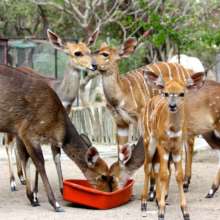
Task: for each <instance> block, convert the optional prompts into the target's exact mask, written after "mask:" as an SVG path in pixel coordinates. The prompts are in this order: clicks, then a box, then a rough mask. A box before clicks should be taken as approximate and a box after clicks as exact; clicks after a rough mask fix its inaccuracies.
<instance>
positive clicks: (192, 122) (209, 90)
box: [110, 80, 220, 198]
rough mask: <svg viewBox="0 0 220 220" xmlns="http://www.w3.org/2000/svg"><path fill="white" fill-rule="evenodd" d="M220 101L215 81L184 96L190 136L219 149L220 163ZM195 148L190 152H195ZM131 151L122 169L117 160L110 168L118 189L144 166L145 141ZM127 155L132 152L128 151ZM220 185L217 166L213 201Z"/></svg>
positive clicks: (208, 82) (209, 195)
mask: <svg viewBox="0 0 220 220" xmlns="http://www.w3.org/2000/svg"><path fill="white" fill-rule="evenodd" d="M219 99H220V83H217V82H215V81H210V80H207V81H206V82H205V83H204V85H203V86H202V87H201V88H200V89H199V90H198V91H194V90H189V91H188V92H187V94H186V96H185V112H186V113H185V120H186V121H187V130H188V136H193V137H194V136H196V135H200V134H201V135H202V136H203V138H204V139H205V140H206V141H207V143H208V144H209V145H210V146H211V147H212V148H213V149H215V150H217V154H218V158H219V163H220V138H219V134H220V128H219V119H220V104H219ZM192 146H193V145H192ZM192 146H191V147H190V149H193V148H192ZM125 147H129V145H127V146H124V148H125ZM122 149H123V148H122ZM132 149H133V150H132V154H131V155H130V156H129V157H130V160H127V161H126V163H124V164H123V166H121V164H122V163H121V164H120V166H119V162H118V161H117V162H115V163H114V164H112V165H111V167H110V172H111V176H113V178H114V179H115V180H118V182H119V183H118V184H117V186H115V188H116V189H118V188H119V186H124V185H125V184H126V182H127V179H126V180H125V181H124V179H123V178H122V177H123V176H126V177H127V178H131V177H132V176H131V175H132V174H133V173H134V172H135V170H137V169H138V168H140V167H141V166H142V165H143V164H144V145H143V141H138V144H136V145H135V147H133V148H132ZM125 152H126V151H125ZM127 152H131V151H128V150H127ZM152 165H153V163H152ZM154 166H155V168H156V169H154V171H155V170H158V164H155V165H154ZM154 166H153V168H154ZM122 168H123V169H122ZM115 184H116V183H115ZM219 185H220V168H219V166H218V169H217V174H216V177H215V178H214V181H213V184H212V186H211V189H210V190H209V192H208V194H207V195H206V198H212V197H213V196H214V195H215V193H216V191H217V190H218V188H219Z"/></svg>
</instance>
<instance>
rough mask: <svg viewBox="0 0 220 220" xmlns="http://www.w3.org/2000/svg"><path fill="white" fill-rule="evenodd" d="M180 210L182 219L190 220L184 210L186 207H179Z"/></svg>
mask: <svg viewBox="0 0 220 220" xmlns="http://www.w3.org/2000/svg"><path fill="white" fill-rule="evenodd" d="M181 211H182V213H183V219H184V220H190V217H189V213H188V212H187V211H186V207H185V208H183V207H181Z"/></svg>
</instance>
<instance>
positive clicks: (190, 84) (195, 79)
mask: <svg viewBox="0 0 220 220" xmlns="http://www.w3.org/2000/svg"><path fill="white" fill-rule="evenodd" d="M204 82H205V72H198V73H194V74H193V75H192V76H191V77H190V78H189V79H188V80H187V85H186V87H187V89H193V88H197V89H198V88H201V87H202V86H203V84H204Z"/></svg>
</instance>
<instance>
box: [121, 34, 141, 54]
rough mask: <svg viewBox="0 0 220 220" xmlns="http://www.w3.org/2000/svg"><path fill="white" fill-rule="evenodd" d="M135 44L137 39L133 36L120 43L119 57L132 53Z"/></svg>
mask: <svg viewBox="0 0 220 220" xmlns="http://www.w3.org/2000/svg"><path fill="white" fill-rule="evenodd" d="M136 46H137V40H136V39H135V38H128V39H127V40H126V41H125V42H124V44H123V45H122V47H121V49H120V51H119V56H120V57H121V58H124V57H128V56H129V55H131V54H132V53H134V51H135V48H136Z"/></svg>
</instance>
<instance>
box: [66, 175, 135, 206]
mask: <svg viewBox="0 0 220 220" xmlns="http://www.w3.org/2000/svg"><path fill="white" fill-rule="evenodd" d="M133 184H134V181H133V180H129V181H128V183H127V184H126V186H125V187H124V188H123V189H120V190H117V191H115V192H102V191H99V190H97V189H94V188H92V186H91V185H90V184H89V183H88V182H87V180H75V179H74V180H65V181H64V188H63V199H64V200H66V201H69V202H73V203H76V204H80V205H84V206H87V207H91V208H96V209H111V208H114V207H117V206H120V205H122V204H124V203H127V202H128V201H129V199H130V198H131V196H132V187H133Z"/></svg>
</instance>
